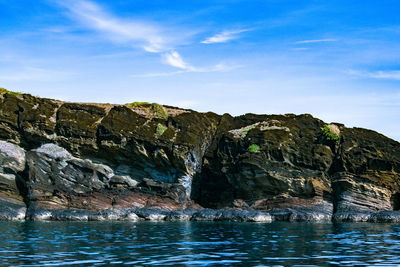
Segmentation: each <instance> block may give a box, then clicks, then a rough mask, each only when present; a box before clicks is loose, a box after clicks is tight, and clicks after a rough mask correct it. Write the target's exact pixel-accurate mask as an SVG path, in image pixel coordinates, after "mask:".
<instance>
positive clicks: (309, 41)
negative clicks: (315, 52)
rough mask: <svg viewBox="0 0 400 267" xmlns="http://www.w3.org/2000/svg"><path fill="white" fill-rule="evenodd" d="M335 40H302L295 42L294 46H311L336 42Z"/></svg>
mask: <svg viewBox="0 0 400 267" xmlns="http://www.w3.org/2000/svg"><path fill="white" fill-rule="evenodd" d="M337 41H338V40H337V39H316V40H303V41H297V42H295V43H296V44H312V43H324V42H337Z"/></svg>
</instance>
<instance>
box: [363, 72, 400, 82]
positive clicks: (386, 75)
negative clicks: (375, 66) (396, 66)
mask: <svg viewBox="0 0 400 267" xmlns="http://www.w3.org/2000/svg"><path fill="white" fill-rule="evenodd" d="M368 76H369V77H371V78H375V79H389V80H400V71H399V70H393V71H376V72H369V73H368Z"/></svg>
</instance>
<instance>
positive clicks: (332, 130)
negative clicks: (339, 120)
mask: <svg viewBox="0 0 400 267" xmlns="http://www.w3.org/2000/svg"><path fill="white" fill-rule="evenodd" d="M322 134H323V135H324V137H325V138H326V140H333V141H336V142H339V140H340V130H339V128H338V127H337V126H336V125H334V124H325V125H324V128H322Z"/></svg>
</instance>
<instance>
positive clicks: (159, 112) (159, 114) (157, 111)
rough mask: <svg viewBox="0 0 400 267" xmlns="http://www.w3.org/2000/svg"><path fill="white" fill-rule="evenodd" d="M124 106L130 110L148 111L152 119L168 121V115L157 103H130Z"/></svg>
mask: <svg viewBox="0 0 400 267" xmlns="http://www.w3.org/2000/svg"><path fill="white" fill-rule="evenodd" d="M125 106H126V107H128V108H132V109H142V110H143V109H144V110H149V113H151V114H152V115H153V117H154V118H157V119H163V120H167V119H168V113H167V112H166V111H165V109H164V107H163V106H161V105H160V104H157V103H151V104H150V103H148V102H132V103H127V104H125Z"/></svg>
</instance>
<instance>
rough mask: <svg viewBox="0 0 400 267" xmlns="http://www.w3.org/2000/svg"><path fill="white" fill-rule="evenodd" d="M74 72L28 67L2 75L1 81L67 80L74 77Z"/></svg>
mask: <svg viewBox="0 0 400 267" xmlns="http://www.w3.org/2000/svg"><path fill="white" fill-rule="evenodd" d="M73 75H74V74H73V73H68V72H62V71H54V70H47V69H42V68H32V67H27V68H23V69H20V70H18V71H15V72H12V73H8V74H4V72H3V75H0V81H1V82H10V81H11V82H21V81H39V82H51V81H59V80H66V79H68V78H70V77H72V76H73Z"/></svg>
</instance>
